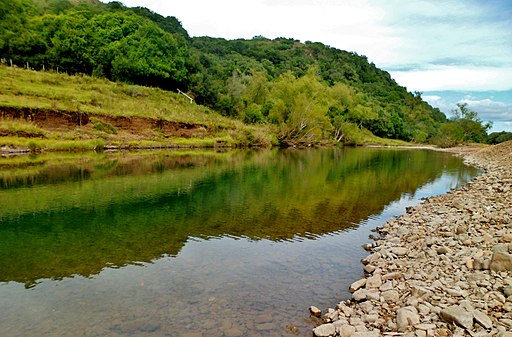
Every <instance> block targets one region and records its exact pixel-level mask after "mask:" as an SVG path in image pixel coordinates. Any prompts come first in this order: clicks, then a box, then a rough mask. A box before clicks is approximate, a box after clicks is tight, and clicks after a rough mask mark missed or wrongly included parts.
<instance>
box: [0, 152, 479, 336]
mask: <svg viewBox="0 0 512 337" xmlns="http://www.w3.org/2000/svg"><path fill="white" fill-rule="evenodd" d="M477 173H478V172H477V170H476V169H475V168H471V167H467V166H465V165H463V163H462V161H461V160H460V159H458V158H455V157H452V156H450V155H448V154H444V153H438V152H434V151H428V150H404V149H372V148H343V149H342V148H331V149H307V150H294V149H289V150H230V151H164V152H138V153H103V154H92V153H91V154H68V155H64V154H46V155H38V156H31V157H14V158H0V313H1V314H0V336H4V337H5V336H185V337H198V336H204V337H207V336H219V337H221V336H227V337H233V336H251V337H256V336H271V337H272V336H288V335H289V336H310V335H311V328H312V327H313V326H314V321H313V320H312V319H311V318H310V317H309V312H308V308H309V306H310V305H315V306H317V307H319V308H321V309H326V308H328V307H332V306H334V305H335V304H336V303H337V302H339V301H341V300H343V299H347V298H349V296H350V295H349V293H348V291H347V289H348V286H349V285H350V283H352V282H353V281H354V280H356V279H359V278H360V277H362V265H361V263H360V259H361V258H363V257H364V256H366V255H367V254H366V252H365V251H364V250H363V249H362V248H361V245H362V244H364V243H367V242H370V240H369V239H368V235H369V234H370V233H371V230H372V229H373V228H375V226H377V225H382V224H383V223H384V222H385V220H386V219H387V218H390V217H392V216H397V215H400V214H402V213H403V212H404V210H405V207H406V206H410V205H414V204H416V203H418V202H420V201H421V198H424V197H428V196H431V195H436V194H441V193H445V192H447V191H448V190H449V189H450V188H453V187H457V186H460V185H461V184H463V183H464V182H466V181H468V180H470V179H471V178H472V177H474V176H475V175H476V174H477Z"/></svg>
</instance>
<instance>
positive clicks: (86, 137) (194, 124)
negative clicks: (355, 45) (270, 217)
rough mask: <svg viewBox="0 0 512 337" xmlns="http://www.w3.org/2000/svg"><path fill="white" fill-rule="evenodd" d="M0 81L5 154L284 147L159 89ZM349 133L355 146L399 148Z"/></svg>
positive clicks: (48, 77) (31, 77)
mask: <svg viewBox="0 0 512 337" xmlns="http://www.w3.org/2000/svg"><path fill="white" fill-rule="evenodd" d="M0 78H2V81H0V148H3V150H4V151H17V150H23V151H39V150H73V151H74V150H94V149H95V150H101V149H105V148H107V149H108V148H131V149H134V148H160V147H163V148H169V147H171V148H172V147H237V146H238V147H239V146H263V147H270V146H276V145H279V144H278V140H277V135H278V129H277V128H276V127H275V126H273V125H268V124H244V123H243V122H241V121H239V120H237V119H233V118H228V117H224V116H222V115H220V114H218V113H216V112H215V111H213V110H211V109H209V108H207V107H204V106H201V105H197V104H195V103H194V102H192V103H191V102H190V100H189V99H188V98H187V97H185V96H184V95H181V94H178V93H174V92H170V91H165V90H162V89H159V88H149V87H144V86H137V85H129V84H126V83H121V82H111V81H108V80H106V79H98V78H95V77H91V76H87V75H76V76H70V75H67V74H62V73H56V72H48V71H34V70H26V69H21V68H16V67H7V66H0ZM349 132H350V134H351V139H353V141H354V143H358V144H365V143H371V144H387V145H393V144H400V142H398V141H392V140H385V139H381V138H378V137H375V136H373V135H372V134H371V133H370V132H368V131H364V130H360V129H358V128H357V127H355V128H354V130H352V131H349ZM330 143H331V144H334V143H335V142H334V141H331V142H330ZM324 144H329V142H324Z"/></svg>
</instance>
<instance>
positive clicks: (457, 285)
mask: <svg viewBox="0 0 512 337" xmlns="http://www.w3.org/2000/svg"><path fill="white" fill-rule="evenodd" d="M450 151H451V152H455V153H457V154H459V155H462V156H463V157H464V159H465V161H466V162H467V163H469V164H471V165H475V166H478V167H481V168H482V169H483V170H484V173H483V174H482V175H480V176H478V177H477V178H475V179H474V180H473V181H471V182H470V183H468V184H467V185H466V186H463V187H462V188H460V189H457V190H452V191H450V192H449V193H447V194H444V195H441V196H436V197H431V198H428V199H426V200H425V201H424V202H423V203H422V204H420V205H417V206H415V207H411V208H409V209H407V213H406V214H405V215H403V216H401V217H399V218H393V219H390V220H388V221H387V222H386V224H384V225H383V226H382V227H379V228H377V232H378V233H379V234H380V235H379V237H378V238H375V241H374V242H372V243H370V244H368V245H367V246H366V247H365V248H366V249H367V250H368V251H369V253H370V255H369V256H368V257H366V258H365V259H363V261H362V262H363V265H364V272H365V277H364V278H363V279H361V280H358V281H356V282H354V283H353V284H352V285H351V286H350V291H351V292H352V298H351V299H350V300H347V301H342V302H340V303H339V304H338V305H337V306H336V308H333V309H328V310H327V312H325V313H322V312H320V310H318V309H317V308H315V307H311V308H310V311H311V313H312V315H315V316H321V317H322V318H323V321H324V322H325V323H324V324H322V325H319V326H317V327H316V328H315V329H313V334H314V335H315V336H317V337H327V336H342V337H351V336H352V337H378V336H405V337H430V336H431V337H434V336H501V337H512V142H507V143H503V144H499V145H496V146H492V147H485V148H468V147H464V148H457V149H451V150H450Z"/></svg>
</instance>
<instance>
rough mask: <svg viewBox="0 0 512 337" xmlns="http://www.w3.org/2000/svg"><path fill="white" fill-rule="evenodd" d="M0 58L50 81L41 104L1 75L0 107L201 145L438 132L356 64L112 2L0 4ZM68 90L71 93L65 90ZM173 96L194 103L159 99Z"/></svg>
mask: <svg viewBox="0 0 512 337" xmlns="http://www.w3.org/2000/svg"><path fill="white" fill-rule="evenodd" d="M0 59H1V61H2V62H3V63H5V64H6V65H7V66H14V65H16V66H17V67H24V68H30V69H34V70H45V71H51V73H46V75H38V76H41V79H40V80H39V81H40V82H38V83H39V86H40V87H41V88H40V89H41V91H42V92H45V91H49V92H51V93H52V95H53V96H48V95H46V94H41V93H35V90H36V89H34V87H35V86H36V85H35V84H34V83H31V84H30V85H28V84H27V83H26V81H24V80H23V79H22V80H20V81H19V82H17V83H15V82H16V81H17V80H15V79H14V78H15V77H17V76H21V77H23V76H26V75H23V74H22V72H19V71H15V72H13V70H6V69H2V72H7V71H11V73H9V74H7V73H3V74H2V79H3V78H5V77H4V76H9V78H12V79H13V80H12V81H14V82H11V84H10V86H9V85H4V87H3V88H2V92H0V94H1V95H2V97H3V98H2V100H1V102H0V104H1V105H3V106H4V107H12V106H15V107H31V108H33V107H37V108H44V109H50V110H58V111H61V110H62V111H68V112H72V113H74V114H77V113H78V114H80V113H87V114H91V115H103V116H107V115H114V116H121V115H122V116H129V117H130V118H135V117H137V118H142V117H144V118H146V117H147V118H151V119H155V120H165V121H172V122H176V123H178V124H179V123H188V124H190V125H195V126H197V127H198V128H200V127H202V128H204V129H205V130H207V132H203V134H202V136H201V137H203V138H204V137H205V135H206V136H208V137H209V139H210V140H209V141H208V143H210V144H211V142H210V141H211V140H212V139H216V140H214V143H215V142H217V141H218V139H217V138H223V139H224V140H222V141H221V143H226V144H230V145H236V144H238V145H241V144H245V145H247V144H254V145H262V144H264V145H271V144H280V145H284V146H287V145H296V144H299V145H301V144H308V145H309V144H319V143H323V144H325V143H337V142H343V143H348V144H354V143H368V142H372V143H374V142H382V140H380V139H381V138H387V139H395V140H401V141H413V142H420V143H424V142H429V141H433V140H435V139H436V137H437V138H439V136H440V135H439V133H438V132H439V131H438V130H440V126H441V125H442V124H446V123H447V122H448V121H447V119H446V116H445V115H444V114H443V113H442V112H440V111H439V110H438V109H435V108H432V107H431V106H430V105H428V104H427V103H426V102H425V101H423V100H422V98H421V93H419V92H416V93H409V92H407V90H406V89H405V88H404V87H401V86H399V85H398V84H397V83H396V82H395V81H394V80H393V79H392V78H391V77H390V75H389V74H388V73H387V72H385V71H382V70H380V69H378V68H377V67H376V66H375V65H374V64H372V63H369V62H368V60H367V58H366V57H364V56H360V55H357V54H355V53H351V52H346V51H342V50H338V49H335V48H331V47H329V46H326V45H323V44H321V43H315V42H310V41H307V42H305V43H301V42H300V41H297V40H294V39H286V38H278V39H274V40H269V39H267V38H264V37H254V38H253V39H251V40H242V39H240V40H231V41H228V40H224V39H219V38H209V37H194V38H191V37H190V36H189V35H188V33H187V32H186V30H185V29H184V28H183V27H182V26H181V24H180V22H179V21H178V19H176V18H174V17H163V16H161V15H159V14H157V13H153V12H151V11H150V10H148V9H146V8H141V7H137V8H127V7H125V6H123V5H122V4H120V3H118V2H111V3H109V4H104V3H100V2H98V1H95V0H89V1H80V0H74V1H71V0H44V1H35V0H13V1H9V2H2V3H0ZM57 72H58V73H60V74H62V73H64V74H69V75H75V74H84V75H88V76H92V77H93V78H91V77H88V76H78V77H72V76H68V77H65V76H64V77H58V76H57V75H56V74H54V73H57ZM28 76H29V77H32V76H34V77H36V75H34V74H32V75H28ZM44 76H47V77H44ZM95 78H97V79H95ZM106 80H110V81H115V82H116V83H115V84H108V82H107V81H106ZM73 82H77V83H76V85H79V89H72V88H70V87H68V86H71V87H72V86H75V84H74V83H73ZM66 83H67V84H66ZM122 83H123V84H122ZM130 85H140V86H138V87H135V86H130ZM143 86H145V87H154V88H159V89H153V90H150V89H147V88H144V87H143ZM25 87H29V89H26V88H25ZM77 88H78V87H77ZM123 90H124V92H123ZM164 90H165V91H164ZM178 90H180V91H183V92H185V93H186V94H187V95H188V96H190V97H192V98H193V99H194V102H195V103H196V104H197V105H196V104H188V105H187V104H184V102H186V98H185V96H177V95H175V94H173V93H170V92H169V91H172V92H177V91H178ZM16 92H17V94H16ZM119 92H121V93H119ZM13 93H14V94H13ZM116 95H117V96H116ZM25 96H27V98H25ZM31 97H32V98H31ZM34 97H37V99H36V98H34ZM125 99H126V102H124V101H123V100H125ZM113 101H115V103H113ZM176 102H179V103H176ZM199 105H200V106H199ZM4 109H5V108H4ZM220 115H222V116H224V117H226V118H224V119H222V118H221V117H220ZM95 118H98V117H95ZM101 122H102V123H110V122H109V121H106V122H105V121H101ZM36 124H37V123H36ZM110 124H112V123H110ZM114 124H115V123H114ZM79 126H80V125H79ZM99 128H101V127H99ZM106 128H107V129H108V126H106ZM114 128H115V126H114ZM179 128H180V129H186V128H184V127H183V125H181V126H180V127H179ZM4 129H6V127H4ZM228 129H229V130H232V131H231V134H229V132H227V131H226V130H228ZM445 129H447V128H445ZM448 129H449V128H448ZM219 130H223V131H222V132H224V133H222V132H221V133H220V134H219V133H218V131H219ZM235 130H236V131H235ZM111 131H112V130H111ZM226 132H227V133H226ZM113 133H114V132H113V131H112V132H111V134H113ZM263 135H265V136H263ZM96 136H97V135H96ZM164 136H165V135H164ZM175 136H177V137H179V135H178V134H177V135H175ZM379 137H381V138H379ZM92 138H94V137H92ZM228 138H229V139H228ZM111 139H114V137H113V136H111ZM144 139H146V140H148V139H150V140H152V141H162V140H161V139H158V137H156V138H155V137H145V138H144ZM106 140H107V144H108V143H109V141H111V140H109V139H108V138H106ZM164 143H165V142H164Z"/></svg>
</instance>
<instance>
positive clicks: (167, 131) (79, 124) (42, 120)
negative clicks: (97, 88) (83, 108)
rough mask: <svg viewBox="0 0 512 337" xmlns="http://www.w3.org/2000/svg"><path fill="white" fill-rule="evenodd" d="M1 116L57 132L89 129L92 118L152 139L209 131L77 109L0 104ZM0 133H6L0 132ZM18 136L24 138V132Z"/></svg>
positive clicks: (91, 126)
mask: <svg viewBox="0 0 512 337" xmlns="http://www.w3.org/2000/svg"><path fill="white" fill-rule="evenodd" d="M0 117H1V118H3V119H23V120H25V121H30V122H32V123H34V124H35V125H37V126H38V127H40V128H42V129H45V130H48V131H58V132H67V131H80V129H81V128H84V129H88V130H90V129H92V128H93V125H92V124H93V123H92V122H91V118H95V119H97V120H99V121H101V122H103V123H108V124H110V125H112V126H113V127H114V128H115V129H116V131H117V132H118V133H123V134H131V135H133V136H135V138H143V139H147V138H149V139H153V138H155V137H156V136H157V135H161V136H164V137H170V136H174V137H181V138H190V137H193V136H204V135H207V134H208V133H209V132H208V128H207V127H206V126H205V125H201V124H190V123H180V122H172V121H166V120H161V119H152V118H145V117H123V116H103V115H94V114H88V113H84V112H77V111H62V110H50V109H33V108H13V107H0ZM6 135H7V134H6ZM11 135H12V134H11ZM18 135H19V134H18ZM0 136H5V135H4V134H0ZM19 136H22V137H26V136H25V135H19ZM28 137H30V135H28Z"/></svg>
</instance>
